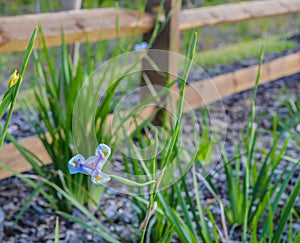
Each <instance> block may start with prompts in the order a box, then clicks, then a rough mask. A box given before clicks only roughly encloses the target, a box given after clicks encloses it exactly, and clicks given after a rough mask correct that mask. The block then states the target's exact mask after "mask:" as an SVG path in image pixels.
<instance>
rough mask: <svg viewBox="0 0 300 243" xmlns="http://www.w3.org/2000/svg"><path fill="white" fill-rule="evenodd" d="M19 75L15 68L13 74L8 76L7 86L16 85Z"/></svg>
mask: <svg viewBox="0 0 300 243" xmlns="http://www.w3.org/2000/svg"><path fill="white" fill-rule="evenodd" d="M19 78H20V75H19V74H18V71H17V70H15V71H14V72H13V74H12V75H11V76H10V79H9V82H8V88H9V89H10V88H12V87H14V86H15V85H16V83H17V82H18V81H19Z"/></svg>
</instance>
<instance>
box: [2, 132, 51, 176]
mask: <svg viewBox="0 0 300 243" xmlns="http://www.w3.org/2000/svg"><path fill="white" fill-rule="evenodd" d="M20 144H21V145H22V146H24V147H25V148H27V149H29V150H30V151H32V152H33V153H34V154H35V155H36V156H38V157H39V158H40V159H41V160H42V161H43V162H44V163H45V164H49V163H50V158H49V156H48V154H47V152H46V150H45V149H44V147H43V144H42V143H41V141H40V140H39V138H38V137H35V136H34V137H29V138H25V139H23V140H21V141H20ZM0 161H1V162H3V163H5V164H6V165H8V166H9V167H11V168H12V169H13V170H15V171H17V172H24V171H27V170H30V169H31V166H30V164H29V163H28V162H27V161H26V160H25V159H24V158H23V156H22V155H21V153H20V152H19V150H17V149H16V148H15V146H14V145H13V144H11V143H10V144H7V145H5V146H4V147H3V148H1V150H0ZM9 176H12V174H11V173H10V172H8V171H7V170H5V169H3V168H2V167H0V179H3V178H7V177H9Z"/></svg>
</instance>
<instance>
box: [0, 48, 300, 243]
mask: <svg viewBox="0 0 300 243" xmlns="http://www.w3.org/2000/svg"><path fill="white" fill-rule="evenodd" d="M298 48H299V47H298ZM285 54H287V53H285ZM274 57H277V55H273V56H272V55H270V56H269V57H267V58H269V60H271V59H272V58H274ZM254 64H255V62H254V61H253V60H244V61H243V62H242V63H237V64H235V65H233V66H217V67H215V68H214V69H212V70H208V73H209V75H210V76H214V75H218V74H220V73H224V72H227V71H228V72H229V71H233V70H236V69H238V68H240V67H245V66H250V65H254ZM299 91H300V73H298V74H295V75H292V76H289V77H285V78H282V79H279V80H276V81H273V82H270V83H267V84H264V85H261V86H260V87H259V88H258V94H257V99H256V111H257V113H258V114H259V115H258V116H259V117H260V119H259V121H260V122H259V124H257V126H258V127H259V129H260V138H259V139H260V142H261V143H264V144H268V142H269V141H270V139H271V135H270V134H269V133H267V132H266V130H269V129H271V128H272V115H274V114H275V113H277V114H278V115H279V117H280V118H282V119H283V118H284V117H286V116H288V110H287V108H286V106H285V104H284V103H285V101H286V100H288V99H290V98H291V97H295V98H297V99H299V98H300V96H299ZM251 95H252V90H248V91H244V92H241V93H238V94H235V95H232V96H230V97H227V98H225V99H223V105H224V108H225V116H226V121H227V123H228V124H230V126H228V130H227V136H226V143H225V150H226V151H227V153H228V154H229V156H233V151H234V146H233V145H234V144H235V143H237V142H239V141H240V139H241V137H240V131H241V130H244V129H245V127H246V124H247V120H248V116H249V112H250V103H251ZM211 109H214V104H212V105H211ZM4 119H5V118H4ZM3 122H4V120H2V121H1V123H3ZM9 129H10V130H9V132H11V133H12V134H13V136H15V137H16V138H18V139H20V138H24V137H26V136H31V135H33V134H34V132H33V130H32V128H31V127H30V125H28V123H27V122H26V118H25V117H24V114H23V113H22V112H21V111H16V112H14V115H13V118H12V122H11V125H10V128H9ZM299 130H300V129H299ZM298 132H300V131H298ZM287 151H288V154H289V155H291V157H294V158H300V151H299V147H298V146H297V145H296V144H295V143H293V142H291V143H290V144H289V145H288V150H287ZM286 166H287V167H291V164H290V163H289V162H287V161H283V163H282V164H281V165H280V168H279V169H278V170H276V173H277V175H280V174H281V173H282V170H283V168H284V167H286ZM299 173H300V168H299V169H298V171H297V173H296V174H295V178H293V179H292V180H293V181H296V179H297V178H296V176H297V175H299ZM213 181H214V183H215V185H216V187H217V188H218V189H219V191H220V192H222V197H223V201H224V204H225V205H226V204H228V196H227V191H226V190H227V189H226V186H225V183H224V182H225V175H224V171H223V170H222V166H221V165H219V169H218V170H214V172H213ZM291 188H292V184H291V185H289V188H288V189H287V192H286V194H285V195H284V198H286V197H288V192H289V191H290V190H291ZM0 192H1V197H0V207H1V208H2V209H3V211H4V213H5V222H4V239H3V240H4V242H49V243H50V242H54V228H55V220H56V217H57V216H58V215H57V214H56V213H55V212H54V211H53V210H52V209H51V207H50V205H48V203H47V202H46V201H45V200H44V199H43V198H42V197H41V196H39V195H37V196H36V197H35V198H34V199H33V200H32V201H31V203H30V206H29V208H28V209H27V210H26V211H25V213H24V215H23V216H22V217H21V219H20V220H19V222H18V224H17V225H15V226H14V221H15V219H16V216H17V214H18V213H19V211H20V209H21V208H22V207H23V206H24V204H25V202H26V199H27V198H28V196H30V195H31V193H32V189H31V188H30V187H29V186H28V185H26V184H25V183H23V182H21V181H20V180H19V179H18V178H15V177H11V178H7V179H4V180H1V181H0ZM202 193H203V196H204V201H205V200H209V199H210V198H211V195H210V193H209V192H208V191H207V190H203V191H202ZM283 203H284V202H281V204H283ZM100 207H101V208H102V209H103V210H104V212H105V213H106V214H107V216H108V219H109V220H110V221H112V222H113V223H112V224H111V223H109V222H108V219H105V218H103V217H102V216H100V215H98V213H96V216H98V217H99V219H100V221H102V223H104V224H105V225H107V226H108V227H109V229H110V230H111V232H112V234H116V235H118V236H119V237H120V238H121V239H122V242H133V241H134V240H136V239H135V236H136V235H137V234H138V227H139V225H138V220H137V218H136V217H135V215H134V212H133V208H134V207H133V205H132V203H131V202H130V197H129V196H127V195H122V194H119V193H115V192H112V191H110V190H108V192H107V193H106V194H105V195H104V196H103V199H102V200H101V203H100ZM296 208H300V198H299V197H298V199H297V200H296ZM212 211H213V212H214V213H215V214H218V213H219V208H218V207H215V208H212ZM73 215H74V216H76V217H80V218H82V219H84V216H83V215H82V214H81V213H80V212H78V211H77V210H74V212H73ZM59 220H60V229H59V231H60V239H61V240H62V241H63V242H105V241H104V240H102V239H101V238H100V237H99V236H97V235H95V234H93V233H91V232H89V231H87V230H85V229H84V228H83V227H81V226H80V225H79V224H77V223H72V222H70V221H68V220H66V219H64V218H63V217H60V216H59ZM229 230H230V234H231V235H230V236H231V239H232V241H234V240H236V241H239V240H240V233H239V232H240V230H238V229H234V228H232V229H229ZM293 230H294V231H300V222H299V221H298V222H295V223H294V224H293Z"/></svg>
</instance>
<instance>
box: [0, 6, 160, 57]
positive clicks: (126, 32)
mask: <svg viewBox="0 0 300 243" xmlns="http://www.w3.org/2000/svg"><path fill="white" fill-rule="evenodd" d="M153 21H154V20H153V18H152V16H151V15H149V14H144V15H143V16H139V13H138V12H136V11H131V10H122V9H116V8H102V9H89V10H86V9H84V10H71V11H62V12H53V13H41V14H28V15H20V16H14V17H1V18H0V53H1V52H13V51H22V50H25V49H26V47H27V43H28V41H29V39H30V36H31V33H32V31H33V29H34V27H35V26H38V25H39V24H41V26H42V28H43V31H44V35H45V38H46V44H47V46H49V47H50V46H57V45H60V44H61V31H62V29H63V30H64V33H65V40H66V43H67V44H69V43H75V42H85V41H87V40H88V41H97V40H105V39H113V38H117V37H124V36H134V35H139V34H143V33H146V32H148V31H149V30H150V29H151V28H152V26H153ZM116 26H119V30H117V28H116ZM36 46H37V47H38V46H39V43H38V41H37V42H36Z"/></svg>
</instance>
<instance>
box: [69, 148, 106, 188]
mask: <svg viewBox="0 0 300 243" xmlns="http://www.w3.org/2000/svg"><path fill="white" fill-rule="evenodd" d="M110 153H111V149H110V147H109V146H107V145H106V144H99V145H98V147H97V149H96V152H95V155H94V156H91V157H89V158H87V159H85V158H84V157H83V156H82V155H81V154H78V155H75V156H74V157H72V158H71V159H70V160H69V161H68V168H69V172H70V174H76V173H83V174H86V175H90V176H91V181H92V182H93V183H94V184H96V185H101V184H104V183H106V182H108V181H109V180H110V176H109V175H107V174H105V173H103V172H102V168H103V166H104V164H105V162H106V161H107V159H108V157H109V156H110Z"/></svg>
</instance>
